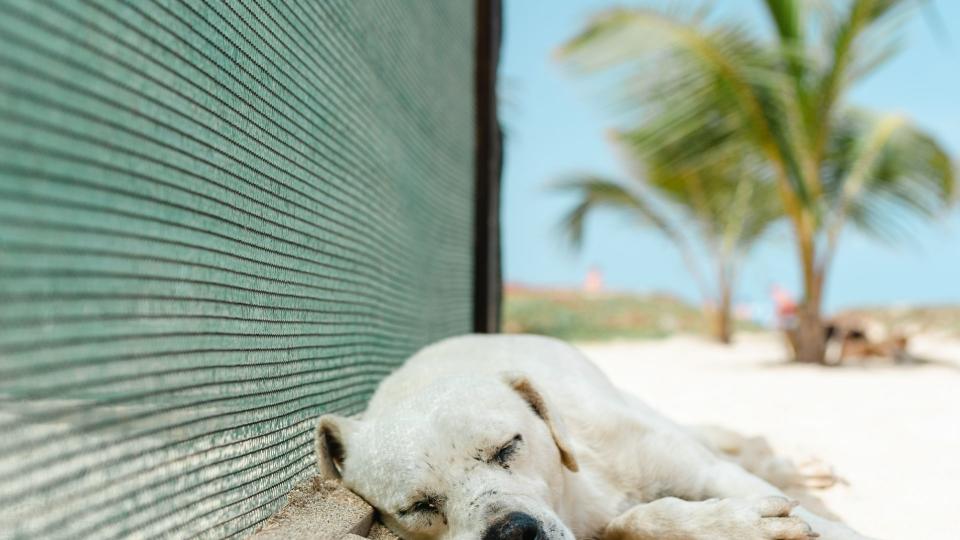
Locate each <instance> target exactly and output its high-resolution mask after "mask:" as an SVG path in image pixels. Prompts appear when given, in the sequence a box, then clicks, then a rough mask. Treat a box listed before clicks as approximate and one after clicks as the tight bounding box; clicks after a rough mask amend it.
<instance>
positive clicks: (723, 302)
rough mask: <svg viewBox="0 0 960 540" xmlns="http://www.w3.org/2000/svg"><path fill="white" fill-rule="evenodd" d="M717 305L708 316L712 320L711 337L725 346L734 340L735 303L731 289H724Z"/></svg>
mask: <svg viewBox="0 0 960 540" xmlns="http://www.w3.org/2000/svg"><path fill="white" fill-rule="evenodd" d="M723 289H724V290H722V291H721V292H720V298H719V299H718V300H719V301H718V302H717V305H715V306H713V307H712V308H711V309H710V310H709V312H708V314H707V315H708V316H709V318H710V337H712V338H713V339H715V340H716V341H717V342H719V343H723V344H724V345H727V344H729V343H730V342H731V341H732V338H733V305H732V304H733V303H732V301H731V295H730V290H729V287H723Z"/></svg>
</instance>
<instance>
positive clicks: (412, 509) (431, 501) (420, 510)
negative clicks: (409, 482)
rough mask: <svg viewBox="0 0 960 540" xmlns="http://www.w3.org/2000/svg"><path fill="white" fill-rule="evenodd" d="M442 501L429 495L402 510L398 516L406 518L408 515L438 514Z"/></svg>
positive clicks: (435, 496)
mask: <svg viewBox="0 0 960 540" xmlns="http://www.w3.org/2000/svg"><path fill="white" fill-rule="evenodd" d="M442 504H443V499H442V498H441V497H439V496H437V495H429V496H427V497H424V498H422V499H420V500H419V501H417V502H415V503H413V504H411V505H410V506H407V507H406V508H403V509H402V510H400V511H399V512H397V514H398V515H401V516H406V515H410V514H439V513H440V506H441V505H442Z"/></svg>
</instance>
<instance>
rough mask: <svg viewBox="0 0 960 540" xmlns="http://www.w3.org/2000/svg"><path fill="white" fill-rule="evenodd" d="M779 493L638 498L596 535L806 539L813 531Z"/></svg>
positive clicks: (629, 539) (614, 538) (640, 539)
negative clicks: (742, 496) (644, 500)
mask: <svg viewBox="0 0 960 540" xmlns="http://www.w3.org/2000/svg"><path fill="white" fill-rule="evenodd" d="M793 507H794V503H791V502H790V501H789V500H788V499H786V498H785V497H760V498H753V499H710V500H706V501H684V500H682V499H677V498H674V497H667V498H663V499H658V500H655V501H653V502H649V503H646V504H639V505H637V506H634V507H633V508H631V509H630V510H628V511H626V512H625V513H623V514H622V515H620V516H619V517H617V518H616V519H614V520H613V521H611V522H610V524H609V525H607V527H606V529H605V530H604V534H603V539H602V540H809V539H811V538H815V537H816V536H817V534H816V533H814V532H813V531H812V530H811V529H810V527H809V526H808V525H807V524H806V522H804V521H803V520H801V519H800V518H798V517H792V516H790V511H791V510H792V509H793Z"/></svg>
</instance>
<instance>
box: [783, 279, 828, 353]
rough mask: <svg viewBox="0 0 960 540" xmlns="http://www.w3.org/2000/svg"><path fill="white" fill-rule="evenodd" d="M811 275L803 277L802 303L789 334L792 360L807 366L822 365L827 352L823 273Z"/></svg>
mask: <svg viewBox="0 0 960 540" xmlns="http://www.w3.org/2000/svg"><path fill="white" fill-rule="evenodd" d="M812 274H813V275H811V276H809V277H808V276H805V279H804V285H805V286H804V289H805V291H804V301H803V304H802V305H801V306H800V308H799V310H798V312H797V325H796V327H795V328H793V329H792V330H790V331H789V334H790V341H791V345H793V353H794V360H796V361H797V362H801V363H807V364H823V363H825V361H826V351H827V335H826V329H825V328H824V321H823V311H822V296H823V294H822V293H823V272H822V270H821V271H816V270H814V271H813V272H812Z"/></svg>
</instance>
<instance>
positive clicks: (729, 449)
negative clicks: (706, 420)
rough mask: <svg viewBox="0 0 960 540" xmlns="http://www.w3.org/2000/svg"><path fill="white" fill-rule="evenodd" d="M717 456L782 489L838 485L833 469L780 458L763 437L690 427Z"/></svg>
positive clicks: (701, 426) (696, 436)
mask: <svg viewBox="0 0 960 540" xmlns="http://www.w3.org/2000/svg"><path fill="white" fill-rule="evenodd" d="M686 428H687V430H688V431H689V432H690V433H691V434H692V435H693V436H694V437H695V438H696V439H697V440H699V441H700V442H701V443H702V444H703V445H704V446H706V447H707V448H709V449H710V450H711V451H713V452H714V453H715V454H716V455H718V456H720V457H722V458H724V459H729V460H730V461H733V462H735V463H737V464H739V465H740V466H741V467H743V468H744V469H746V470H747V471H749V472H751V473H753V474H755V475H757V476H759V477H760V478H763V479H764V480H766V481H767V482H770V483H771V484H773V485H775V486H777V487H778V488H780V489H790V488H805V489H808V488H814V489H825V488H828V487H831V486H833V485H834V484H836V483H837V482H838V480H839V479H838V477H837V475H836V474H835V473H834V471H833V468H832V467H830V466H829V465H827V464H826V463H824V462H822V461H819V460H817V459H808V460H806V461H802V462H800V463H799V464H798V463H797V462H794V461H793V460H792V459H789V458H786V457H783V456H779V455H777V454H776V453H775V452H774V451H773V448H772V447H771V446H770V443H768V442H767V440H766V439H764V438H763V437H746V436H743V435H741V434H739V433H737V432H735V431H733V430H730V429H726V428H723V427H719V426H711V425H698V426H686Z"/></svg>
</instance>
